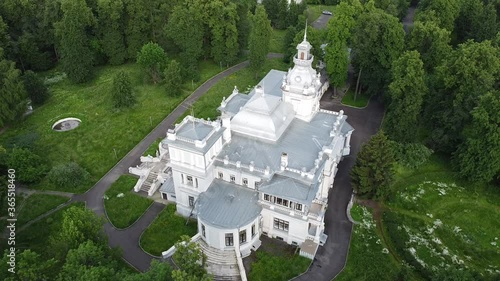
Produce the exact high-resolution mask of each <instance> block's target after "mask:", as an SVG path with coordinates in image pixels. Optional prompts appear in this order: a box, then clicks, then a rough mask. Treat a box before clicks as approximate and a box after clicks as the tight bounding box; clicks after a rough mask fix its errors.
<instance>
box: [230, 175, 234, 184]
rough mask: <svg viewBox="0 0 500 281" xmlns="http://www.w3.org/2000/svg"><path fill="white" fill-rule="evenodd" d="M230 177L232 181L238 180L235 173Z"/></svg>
mask: <svg viewBox="0 0 500 281" xmlns="http://www.w3.org/2000/svg"><path fill="white" fill-rule="evenodd" d="M229 179H230V181H231V182H232V183H234V182H235V181H236V176H235V175H231V176H230V177H229Z"/></svg>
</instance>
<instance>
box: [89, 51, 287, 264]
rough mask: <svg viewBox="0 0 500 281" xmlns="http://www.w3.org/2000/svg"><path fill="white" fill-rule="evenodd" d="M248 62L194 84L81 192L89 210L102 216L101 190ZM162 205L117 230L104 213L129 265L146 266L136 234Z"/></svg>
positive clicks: (107, 228) (111, 241)
mask: <svg viewBox="0 0 500 281" xmlns="http://www.w3.org/2000/svg"><path fill="white" fill-rule="evenodd" d="M267 57H268V58H281V57H283V54H277V53H269V54H268V56H267ZM248 64H249V62H248V61H244V62H242V63H239V64H237V65H235V66H232V67H230V68H228V69H226V70H224V71H222V72H221V73H219V74H217V75H215V76H213V77H212V78H210V79H208V80H207V81H206V82H205V83H203V84H202V85H201V86H200V87H198V88H197V89H196V90H195V91H194V92H193V93H192V94H191V95H190V96H189V97H187V98H186V99H185V100H184V101H183V102H182V103H181V104H179V105H178V106H177V107H176V108H175V109H174V110H173V111H172V112H171V113H170V114H169V115H168V116H167V117H166V118H165V119H163V121H161V122H160V124H158V125H157V126H156V127H155V128H154V129H153V130H152V131H151V132H150V133H149V134H148V135H147V136H146V137H145V138H144V139H143V140H142V141H141V142H139V143H138V144H137V145H136V146H135V147H134V148H133V149H132V150H131V151H129V153H127V155H125V157H123V158H122V159H121V160H120V161H119V162H118V163H117V164H116V165H115V166H114V167H113V168H112V169H111V170H109V171H108V173H106V175H104V176H103V177H102V178H101V179H100V180H99V181H98V182H97V183H96V184H95V185H94V187H92V188H91V189H90V190H88V191H87V192H86V193H84V194H83V195H81V198H82V200H83V201H85V202H86V203H87V208H89V209H91V210H93V211H94V212H95V213H96V214H97V215H99V216H104V217H106V214H105V210H104V201H103V197H104V193H105V192H106V190H108V188H109V187H110V186H111V184H112V183H113V182H115V181H116V180H117V179H118V178H119V177H120V176H121V175H123V174H127V173H128V168H129V167H132V166H135V165H137V164H139V163H138V162H139V158H140V156H141V155H142V154H143V153H144V151H146V149H147V148H148V147H149V146H150V145H151V144H152V143H153V142H154V141H155V140H157V139H158V138H161V137H165V136H166V132H167V130H168V129H169V128H170V127H171V126H173V125H174V124H175V121H176V120H177V119H178V118H179V117H180V116H181V115H182V114H183V113H184V112H185V111H186V109H187V108H189V106H190V105H191V104H193V103H194V102H195V101H196V100H197V99H198V98H200V97H201V96H202V95H203V94H205V93H206V92H207V91H208V90H209V89H210V88H212V87H213V86H214V85H215V84H217V82H219V81H220V80H221V79H223V78H225V77H227V76H229V75H231V74H233V73H235V72H236V71H238V70H241V69H243V68H245V67H246V66H248ZM163 208H165V205H163V204H161V203H157V202H154V203H153V204H152V205H151V207H149V209H148V210H147V211H146V212H145V213H144V214H143V215H142V217H141V218H139V219H138V220H137V221H136V222H135V223H134V224H133V225H132V226H130V227H129V228H127V229H124V230H120V229H117V228H115V227H113V226H112V225H111V223H109V220H108V219H107V217H106V224H105V225H104V230H105V231H106V234H107V235H108V238H109V245H110V246H111V247H120V248H122V249H123V258H124V259H125V261H127V262H128V263H129V264H130V265H132V266H133V267H135V268H137V269H138V270H140V271H146V270H147V269H148V268H149V265H150V263H151V260H152V259H153V258H154V257H152V256H150V255H149V254H147V253H145V252H144V251H143V250H142V249H141V247H140V245H139V238H140V236H141V234H142V232H143V231H144V230H145V229H146V228H147V227H148V226H149V225H150V224H151V222H152V221H153V220H154V219H155V218H156V217H157V216H158V214H159V213H160V212H161V211H162V210H163Z"/></svg>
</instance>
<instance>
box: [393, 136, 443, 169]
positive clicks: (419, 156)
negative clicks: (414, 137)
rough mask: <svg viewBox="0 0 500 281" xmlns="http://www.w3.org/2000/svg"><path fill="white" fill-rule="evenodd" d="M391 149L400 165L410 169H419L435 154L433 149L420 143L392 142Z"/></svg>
mask: <svg viewBox="0 0 500 281" xmlns="http://www.w3.org/2000/svg"><path fill="white" fill-rule="evenodd" d="M390 142H391V147H392V149H393V151H394V156H395V158H396V162H398V164H400V165H402V166H405V167H408V168H412V169H415V168H418V167H420V166H421V165H422V164H424V163H425V162H427V160H429V157H430V156H431V155H432V153H433V152H434V151H433V150H432V149H430V148H427V147H426V146H425V145H423V144H420V143H406V144H404V143H398V142H395V141H390Z"/></svg>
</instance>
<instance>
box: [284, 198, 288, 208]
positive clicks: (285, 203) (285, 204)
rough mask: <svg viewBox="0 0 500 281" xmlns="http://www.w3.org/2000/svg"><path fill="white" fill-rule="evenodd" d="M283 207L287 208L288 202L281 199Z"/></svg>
mask: <svg viewBox="0 0 500 281" xmlns="http://www.w3.org/2000/svg"><path fill="white" fill-rule="evenodd" d="M283 206H285V207H288V200H285V199H283Z"/></svg>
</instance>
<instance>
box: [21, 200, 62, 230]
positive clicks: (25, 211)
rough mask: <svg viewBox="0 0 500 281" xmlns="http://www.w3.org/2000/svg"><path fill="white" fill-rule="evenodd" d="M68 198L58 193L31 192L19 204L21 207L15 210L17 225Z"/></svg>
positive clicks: (43, 212)
mask: <svg viewBox="0 0 500 281" xmlns="http://www.w3.org/2000/svg"><path fill="white" fill-rule="evenodd" d="M68 200H69V198H67V197H63V196H58V195H50V194H32V195H30V196H29V197H28V198H26V200H24V202H23V203H22V204H21V205H20V206H22V208H20V209H18V210H17V211H18V212H19V215H18V216H17V225H18V226H22V225H24V224H25V223H27V222H29V221H31V220H33V219H35V218H37V217H38V216H40V215H43V214H45V213H46V212H48V211H50V210H52V209H54V208H55V207H57V206H59V205H61V204H63V203H64V202H67V201H68Z"/></svg>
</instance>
